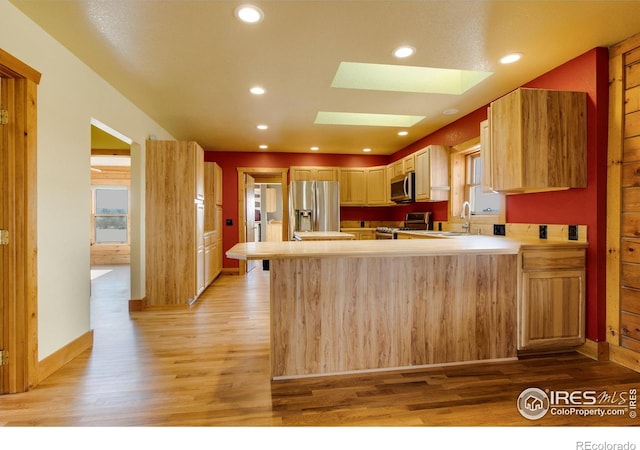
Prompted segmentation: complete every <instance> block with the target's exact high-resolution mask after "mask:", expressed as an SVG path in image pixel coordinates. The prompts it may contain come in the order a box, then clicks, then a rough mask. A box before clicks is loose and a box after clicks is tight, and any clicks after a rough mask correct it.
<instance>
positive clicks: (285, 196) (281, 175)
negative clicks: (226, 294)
mask: <svg viewBox="0 0 640 450" xmlns="http://www.w3.org/2000/svg"><path fill="white" fill-rule="evenodd" d="M237 170H238V243H240V242H245V235H244V219H245V215H244V212H245V211H246V205H245V199H246V195H245V189H244V175H245V174H249V175H252V176H257V177H258V178H264V177H267V176H268V177H272V178H277V179H279V180H280V183H282V204H283V205H288V201H289V186H288V184H287V174H288V173H289V168H287V167H285V168H265V167H238V168H237ZM285 211H286V213H285V214H283V215H282V234H283V240H287V239H288V237H287V238H285V237H284V236H285V235H284V233H285V232H287V233H288V230H289V214H288V211H289V208H288V207H287V208H286V209H285ZM239 272H240V275H244V274H246V273H247V263H246V262H244V261H242V260H240V266H239Z"/></svg>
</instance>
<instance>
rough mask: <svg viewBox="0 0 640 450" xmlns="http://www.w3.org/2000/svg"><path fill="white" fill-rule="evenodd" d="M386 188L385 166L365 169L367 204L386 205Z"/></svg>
mask: <svg viewBox="0 0 640 450" xmlns="http://www.w3.org/2000/svg"><path fill="white" fill-rule="evenodd" d="M387 189H388V185H387V167H386V166H381V167H371V168H369V169H367V205H379V206H384V205H386V204H387V195H386V193H387Z"/></svg>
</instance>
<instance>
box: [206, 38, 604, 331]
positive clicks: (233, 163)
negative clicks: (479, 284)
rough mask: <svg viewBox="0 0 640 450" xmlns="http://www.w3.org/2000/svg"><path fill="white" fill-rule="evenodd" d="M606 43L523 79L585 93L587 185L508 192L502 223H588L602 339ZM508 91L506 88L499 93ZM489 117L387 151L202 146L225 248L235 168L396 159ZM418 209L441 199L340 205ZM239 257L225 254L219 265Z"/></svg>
mask: <svg viewBox="0 0 640 450" xmlns="http://www.w3.org/2000/svg"><path fill="white" fill-rule="evenodd" d="M608 64H609V61H608V50H607V49H606V48H597V49H593V50H591V51H589V52H587V53H585V54H583V55H581V56H579V57H577V58H575V59H573V60H571V61H568V62H567V63H565V64H563V65H561V66H559V67H557V68H555V69H553V70H551V71H549V72H548V73H546V74H544V75H542V76H540V77H538V78H536V79H535V80H533V81H530V82H529V83H527V84H525V85H524V87H531V88H543V89H560V90H572V91H582V92H586V93H587V96H588V107H587V122H588V127H587V129H588V131H587V133H588V134H587V172H588V184H587V187H586V188H585V189H570V190H568V191H560V192H547V193H538V194H520V195H513V196H508V197H507V222H510V223H546V224H579V225H586V226H587V236H588V241H589V247H588V249H587V292H586V294H587V314H586V319H587V338H589V339H592V340H595V341H601V340H604V339H605V309H606V308H605V294H606V284H605V282H606V274H605V255H606V253H605V252H606V247H605V236H606V170H607V127H608V94H609V91H608V75H609V74H608ZM505 94H506V93H505ZM486 118H487V112H486V106H485V107H482V108H479V109H478V110H476V111H474V112H473V113H471V114H469V115H467V116H465V117H463V118H461V119H459V120H458V121H456V122H454V123H452V124H450V125H448V126H446V127H443V128H441V129H440V130H438V131H436V132H434V133H432V134H430V135H428V136H426V137H424V138H422V139H420V140H419V141H417V142H415V143H413V144H411V145H409V146H407V147H406V148H404V149H402V150H401V151H399V152H397V153H395V154H394V155H391V156H390V157H387V156H375V155H370V156H364V155H323V154H302V153H300V154H297V153H295V154H291V153H234V152H214V151H207V152H205V160H206V161H215V162H217V163H218V164H220V166H221V167H222V170H223V177H224V200H223V201H224V217H225V218H230V219H232V220H233V226H230V227H227V226H225V229H224V251H226V250H228V249H229V248H230V247H232V246H233V245H234V244H235V243H236V242H237V236H238V226H237V224H236V221H237V217H238V194H237V171H236V168H237V167H289V166H296V165H299V166H305V165H308V166H343V167H345V166H351V167H357V166H364V167H367V166H376V165H384V164H388V163H389V162H392V161H396V160H398V159H400V158H402V157H404V156H406V155H409V154H411V153H413V152H414V151H417V150H419V149H421V148H423V147H425V146H426V145H429V144H440V145H449V146H453V145H458V144H460V143H462V142H465V141H467V140H469V139H472V138H474V137H477V136H478V135H479V133H480V122H481V121H483V120H485V119H486ZM420 209H426V210H431V211H433V213H434V220H447V202H438V203H427V204H413V205H406V206H396V207H388V208H387V207H379V208H341V219H342V220H402V219H403V217H404V214H405V213H406V212H409V211H416V210H420ZM237 265H238V262H237V261H234V260H228V259H226V258H225V263H224V266H225V267H237Z"/></svg>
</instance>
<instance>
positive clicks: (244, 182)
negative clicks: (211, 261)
mask: <svg viewBox="0 0 640 450" xmlns="http://www.w3.org/2000/svg"><path fill="white" fill-rule="evenodd" d="M237 170H238V203H239V205H238V242H255V241H259V240H260V239H261V237H262V229H263V225H262V223H263V215H264V216H266V217H265V218H264V219H265V220H268V218H269V213H266V214H265V213H263V211H262V203H263V200H262V199H263V195H262V186H263V185H267V186H268V185H273V186H279V195H278V194H276V196H277V197H278V198H277V199H276V203H277V204H278V203H279V204H280V205H282V207H281V209H282V211H283V212H282V214H281V218H280V222H281V223H280V227H279V228H280V230H281V232H280V237H281V240H286V237H285V232H286V230H288V229H289V228H288V220H289V218H288V214H286V213H285V212H284V211H287V208H285V206H284V205H287V199H288V187H287V174H288V172H289V169H288V168H251V167H238V169H237ZM256 186H258V187H259V190H258V188H257V187H256ZM265 189H266V188H265ZM256 192H258V193H259V197H258V198H259V203H260V207H259V208H258V209H256V205H257V203H256ZM264 195H265V197H264V198H265V199H266V195H267V194H266V190H265V194H264ZM268 195H270V196H272V195H273V194H272V193H271V192H270V193H269V194H268ZM265 207H266V203H265ZM256 211H259V214H258V213H256ZM257 217H259V220H257V221H256V218H257ZM274 220H275V219H274ZM274 225H275V224H274ZM264 228H265V233H266V228H267V227H266V223H265V226H264ZM276 228H277V227H276ZM276 233H277V231H276ZM265 237H266V234H265ZM255 267H256V266H255V262H252V261H248V262H245V261H240V268H239V271H240V274H246V273H248V272H249V271H251V270H253V269H254V268H255Z"/></svg>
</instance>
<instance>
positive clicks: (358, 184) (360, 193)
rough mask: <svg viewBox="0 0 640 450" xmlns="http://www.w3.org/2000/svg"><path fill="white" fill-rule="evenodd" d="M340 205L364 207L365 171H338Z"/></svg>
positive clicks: (365, 198) (354, 169)
mask: <svg viewBox="0 0 640 450" xmlns="http://www.w3.org/2000/svg"><path fill="white" fill-rule="evenodd" d="M339 181H340V205H342V206H364V205H366V204H367V169H366V168H341V169H340V180H339Z"/></svg>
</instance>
